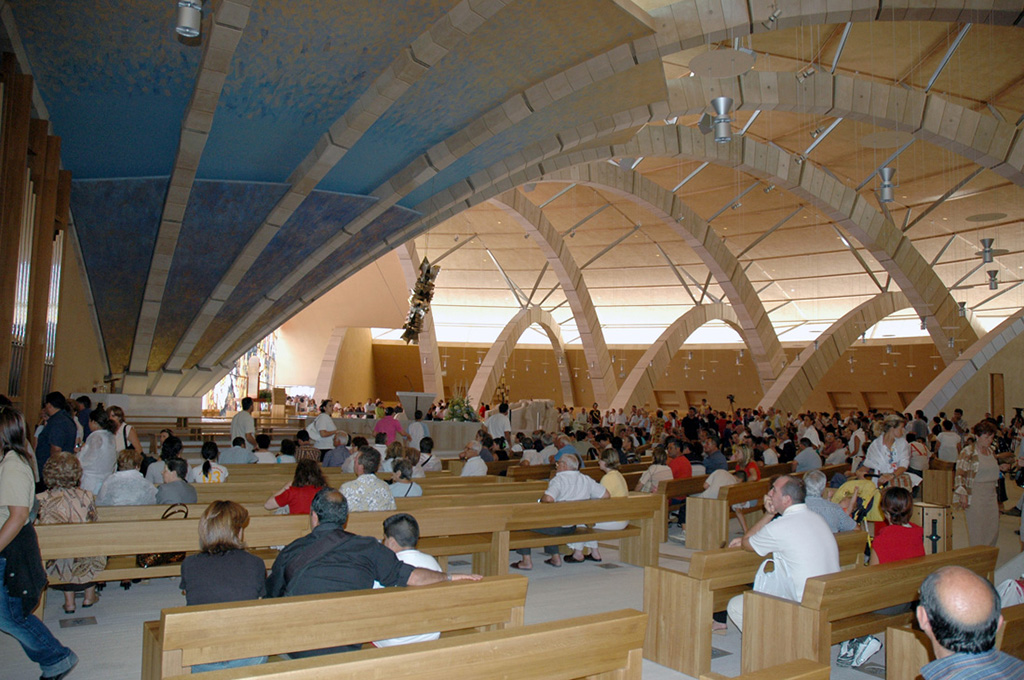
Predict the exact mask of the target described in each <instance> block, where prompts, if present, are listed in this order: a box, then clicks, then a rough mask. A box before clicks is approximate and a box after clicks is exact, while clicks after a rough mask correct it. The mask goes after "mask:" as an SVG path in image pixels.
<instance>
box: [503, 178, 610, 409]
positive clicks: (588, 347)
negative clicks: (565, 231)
mask: <svg viewBox="0 0 1024 680" xmlns="http://www.w3.org/2000/svg"><path fill="white" fill-rule="evenodd" d="M493 202H494V203H495V205H497V206H498V207H500V208H502V209H503V210H504V211H505V212H506V213H508V214H509V216H510V217H512V218H513V219H515V220H516V221H517V222H518V223H519V225H520V226H521V227H522V228H523V231H525V232H526V234H527V235H528V236H529V237H530V238H531V239H532V240H533V242H534V243H536V244H537V246H538V247H539V248H540V250H541V252H542V253H544V257H545V258H547V261H548V264H549V265H550V266H551V269H552V271H554V272H555V276H556V277H557V278H558V283H559V285H560V286H561V287H562V292H564V293H565V298H566V300H568V302H569V308H570V309H571V310H572V315H573V317H574V318H575V320H576V329H577V331H578V332H579V334H580V342H581V343H582V344H583V354H584V356H585V357H586V360H587V370H588V371H589V373H590V380H591V384H592V385H593V388H594V401H596V402H597V403H598V405H599V406H600V407H601V408H607V404H608V402H609V401H610V400H611V398H612V397H613V396H614V395H615V392H616V390H617V389H618V384H617V383H616V380H615V367H614V366H612V362H611V357H610V356H609V354H608V345H607V344H606V343H605V341H604V333H603V332H602V331H601V323H600V322H599V321H598V318H597V309H595V307H594V301H593V299H591V297H590V291H589V290H588V289H587V284H586V282H585V281H584V280H583V272H582V271H580V268H579V266H577V264H576V261H575V260H573V259H572V255H571V254H570V253H569V248H568V247H567V246H566V244H565V240H564V239H563V238H562V237H561V236H560V235H559V233H558V232H557V231H556V230H555V228H554V227H553V226H551V222H549V221H548V218H547V217H545V216H544V213H543V212H542V211H541V209H540V208H538V207H537V206H536V205H534V204H533V203H531V202H530V201H529V200H528V199H527V198H526V197H525V196H524V195H523V194H521V193H519V192H518V191H515V190H513V191H507V192H505V193H503V194H501V195H500V196H497V197H496V198H494V199H493ZM566 370H568V368H567V369H566ZM567 403H572V400H570V401H569V402H567Z"/></svg>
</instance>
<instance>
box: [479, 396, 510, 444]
mask: <svg viewBox="0 0 1024 680" xmlns="http://www.w3.org/2000/svg"><path fill="white" fill-rule="evenodd" d="M484 427H486V428H487V434H489V435H491V437H492V438H494V439H498V438H499V437H501V438H504V440H505V442H506V443H507V444H511V443H512V421H511V420H509V419H508V404H506V403H505V402H501V403H500V404H498V412H497V413H492V414H491V415H490V417H488V418H487V420H485V421H484Z"/></svg>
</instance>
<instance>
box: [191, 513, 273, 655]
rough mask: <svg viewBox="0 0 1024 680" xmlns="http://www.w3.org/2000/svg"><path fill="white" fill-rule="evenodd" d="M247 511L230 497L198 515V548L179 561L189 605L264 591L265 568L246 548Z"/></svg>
mask: <svg viewBox="0 0 1024 680" xmlns="http://www.w3.org/2000/svg"><path fill="white" fill-rule="evenodd" d="M248 525H249V512H248V511H247V510H246V509H245V508H243V507H242V506H241V505H239V504H238V503H235V502H233V501H214V502H213V503H210V507H208V508H206V510H205V511H204V512H203V516H202V517H200V518H199V552H198V553H197V554H195V555H189V556H188V557H186V558H185V561H184V562H182V563H181V584H180V585H179V586H178V587H179V588H181V589H182V591H184V593H185V602H186V603H187V604H188V605H190V606H191V605H196V604H220V603H222V602H238V601H242V600H258V599H262V598H263V596H264V595H266V593H267V590H266V580H267V568H266V566H265V565H264V564H263V560H261V559H260V558H258V557H256V556H255V555H252V554H250V553H248V552H246V550H245V541H244V532H245V527H247V526H248ZM266 661H267V657H265V656H257V657H252V658H248V659H235V660H232V661H220V662H217V663H206V664H196V665H195V666H192V672H193V673H198V672H202V671H213V670H217V669H220V668H238V667H239V666H254V665H256V664H261V663H266Z"/></svg>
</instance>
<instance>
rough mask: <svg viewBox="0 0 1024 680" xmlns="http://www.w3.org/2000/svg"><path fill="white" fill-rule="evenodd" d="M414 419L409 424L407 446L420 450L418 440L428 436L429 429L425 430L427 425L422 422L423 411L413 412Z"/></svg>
mask: <svg viewBox="0 0 1024 680" xmlns="http://www.w3.org/2000/svg"><path fill="white" fill-rule="evenodd" d="M413 417H414V418H415V420H414V421H413V422H412V424H411V425H409V433H408V434H409V446H411V447H412V448H414V449H416V450H417V451H419V450H420V441H421V440H422V439H423V438H424V437H429V436H430V431H429V430H427V426H426V425H425V424H424V423H423V411H416V413H414V414H413Z"/></svg>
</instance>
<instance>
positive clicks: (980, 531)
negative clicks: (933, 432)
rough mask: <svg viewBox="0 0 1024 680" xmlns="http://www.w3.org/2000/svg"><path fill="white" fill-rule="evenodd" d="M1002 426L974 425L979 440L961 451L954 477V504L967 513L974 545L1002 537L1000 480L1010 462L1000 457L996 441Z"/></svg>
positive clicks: (986, 543)
mask: <svg viewBox="0 0 1024 680" xmlns="http://www.w3.org/2000/svg"><path fill="white" fill-rule="evenodd" d="M997 432H998V429H997V428H996V425H995V423H992V422H991V421H988V420H983V421H981V422H980V423H978V424H977V425H975V426H974V436H975V437H976V440H975V441H974V442H973V443H971V444H968V445H967V446H965V447H964V448H963V449H961V450H960V455H959V456H958V457H957V459H956V472H955V473H954V476H953V505H954V506H956V507H959V508H963V509H964V510H966V511H967V512H966V513H965V514H966V517H967V538H968V541H969V543H970V545H972V546H975V545H992V546H994V545H995V544H996V540H997V539H998V538H999V503H998V501H997V499H996V482H997V480H998V479H999V470H1000V469H1004V470H1008V469H1009V465H1006V464H1000V463H999V461H997V460H996V456H995V454H996V450H995V447H994V446H993V444H992V442H993V440H994V439H995V437H996V434H997Z"/></svg>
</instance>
